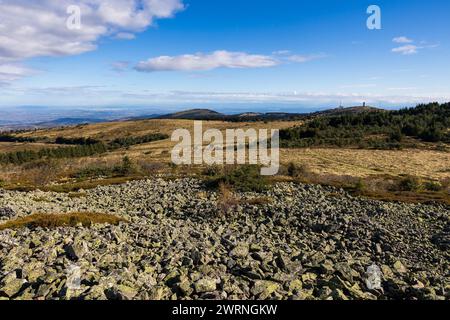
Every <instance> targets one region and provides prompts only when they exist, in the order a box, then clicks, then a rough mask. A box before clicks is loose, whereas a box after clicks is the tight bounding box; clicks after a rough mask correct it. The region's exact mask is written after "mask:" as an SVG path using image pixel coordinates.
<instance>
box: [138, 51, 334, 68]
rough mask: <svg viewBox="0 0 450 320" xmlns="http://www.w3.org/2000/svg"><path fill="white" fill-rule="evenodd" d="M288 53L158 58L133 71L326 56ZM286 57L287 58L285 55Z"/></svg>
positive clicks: (270, 62)
mask: <svg viewBox="0 0 450 320" xmlns="http://www.w3.org/2000/svg"><path fill="white" fill-rule="evenodd" d="M289 54H291V52H290V51H287V50H281V51H275V52H273V53H272V55H259V54H248V53H245V52H230V51H226V50H219V51H214V52H212V53H209V54H205V53H196V54H185V55H180V56H160V57H155V58H151V59H148V60H146V61H141V62H139V63H138V64H137V65H136V67H135V69H136V70H137V71H141V72H155V71H206V70H213V69H217V68H233V69H238V68H240V69H243V68H267V67H273V66H276V65H279V64H282V63H285V62H296V63H305V62H308V61H312V60H316V59H321V58H324V57H326V55H325V54H312V55H289ZM288 55H289V56H288Z"/></svg>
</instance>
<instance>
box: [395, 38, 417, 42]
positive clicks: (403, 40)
mask: <svg viewBox="0 0 450 320" xmlns="http://www.w3.org/2000/svg"><path fill="white" fill-rule="evenodd" d="M392 41H393V42H395V43H413V42H414V40H411V39H409V38H407V37H396V38H394V39H392Z"/></svg>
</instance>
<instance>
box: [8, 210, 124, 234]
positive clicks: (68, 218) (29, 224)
mask: <svg viewBox="0 0 450 320" xmlns="http://www.w3.org/2000/svg"><path fill="white" fill-rule="evenodd" d="M120 222H126V220H125V219H123V218H120V217H117V216H113V215H110V214H103V213H89V212H73V213H68V214H41V213H38V214H32V215H29V216H26V217H23V218H18V219H15V220H12V221H8V222H5V223H3V224H0V230H6V229H21V228H29V229H34V228H38V227H41V228H57V227H74V226H77V225H79V224H81V225H83V226H84V227H89V226H91V225H92V224H103V223H107V224H111V225H118V224H119V223H120Z"/></svg>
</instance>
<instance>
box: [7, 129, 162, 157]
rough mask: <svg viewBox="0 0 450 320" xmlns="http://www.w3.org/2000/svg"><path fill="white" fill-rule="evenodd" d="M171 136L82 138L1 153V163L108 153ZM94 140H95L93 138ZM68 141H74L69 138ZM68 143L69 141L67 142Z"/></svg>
mask: <svg viewBox="0 0 450 320" xmlns="http://www.w3.org/2000/svg"><path fill="white" fill-rule="evenodd" d="M168 137H169V136H167V135H164V134H159V133H158V134H150V135H146V136H141V137H127V138H119V139H116V140H113V141H112V142H110V143H104V142H96V143H92V144H90V143H88V142H87V141H89V140H88V139H86V140H80V142H81V144H79V145H75V146H70V147H58V148H45V149H40V150H37V151H34V150H22V151H16V152H10V153H3V154H0V163H3V164H16V165H21V164H24V163H27V162H31V161H35V160H40V159H63V158H81V157H88V156H93V155H97V154H102V153H106V152H108V151H113V150H116V149H120V148H124V147H130V146H132V145H137V144H143V143H148V142H153V141H158V140H164V139H167V138H168ZM92 141H94V140H92ZM67 142H74V140H70V139H69V140H68V141H67ZM67 144H68V143H67Z"/></svg>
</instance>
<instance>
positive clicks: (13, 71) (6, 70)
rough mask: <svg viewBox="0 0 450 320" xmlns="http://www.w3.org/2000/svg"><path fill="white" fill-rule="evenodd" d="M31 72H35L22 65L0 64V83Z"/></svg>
mask: <svg viewBox="0 0 450 320" xmlns="http://www.w3.org/2000/svg"><path fill="white" fill-rule="evenodd" d="M33 73H35V71H34V70H31V69H28V68H26V67H24V66H22V65H18V64H0V85H2V84H7V83H9V82H11V81H14V80H18V79H20V78H22V77H24V76H28V75H31V74H33Z"/></svg>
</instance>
